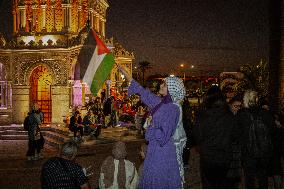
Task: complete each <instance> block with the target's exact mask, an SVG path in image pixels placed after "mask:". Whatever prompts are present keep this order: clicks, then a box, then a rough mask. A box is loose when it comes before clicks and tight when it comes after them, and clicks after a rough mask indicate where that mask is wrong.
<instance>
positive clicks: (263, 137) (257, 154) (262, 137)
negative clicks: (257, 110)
mask: <svg viewBox="0 0 284 189" xmlns="http://www.w3.org/2000/svg"><path fill="white" fill-rule="evenodd" d="M249 116H250V119H251V124H250V126H249V133H248V134H249V138H248V145H247V153H248V155H249V156H250V157H252V158H263V157H268V156H270V154H271V151H272V140H271V133H270V131H269V129H268V126H267V125H266V124H265V123H264V122H263V119H262V118H261V117H260V116H259V115H257V116H256V117H253V116H252V114H250V115H249Z"/></svg>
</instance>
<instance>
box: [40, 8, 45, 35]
mask: <svg viewBox="0 0 284 189" xmlns="http://www.w3.org/2000/svg"><path fill="white" fill-rule="evenodd" d="M41 10H42V15H41V19H42V20H41V28H40V29H41V30H46V27H45V14H46V12H45V10H46V5H41Z"/></svg>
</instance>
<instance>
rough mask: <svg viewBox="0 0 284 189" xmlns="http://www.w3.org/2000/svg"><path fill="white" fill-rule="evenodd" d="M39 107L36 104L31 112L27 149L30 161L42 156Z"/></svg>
mask: <svg viewBox="0 0 284 189" xmlns="http://www.w3.org/2000/svg"><path fill="white" fill-rule="evenodd" d="M37 111H38V107H37V105H34V106H33V107H32V110H31V113H30V114H29V118H28V119H29V120H28V123H29V129H28V138H29V142H28V151H27V158H28V161H30V160H38V159H39V158H41V157H42V154H41V149H42V146H41V145H40V142H39V141H40V139H41V133H40V127H39V126H40V124H41V120H40V116H39V114H38V113H37Z"/></svg>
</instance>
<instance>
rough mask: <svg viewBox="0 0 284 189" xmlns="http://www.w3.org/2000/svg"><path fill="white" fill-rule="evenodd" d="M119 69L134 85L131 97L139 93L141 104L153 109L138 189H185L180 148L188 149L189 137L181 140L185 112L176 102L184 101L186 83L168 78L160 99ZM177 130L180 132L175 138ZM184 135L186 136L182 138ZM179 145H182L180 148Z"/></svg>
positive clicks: (130, 93)
mask: <svg viewBox="0 0 284 189" xmlns="http://www.w3.org/2000/svg"><path fill="white" fill-rule="evenodd" d="M118 69H119V70H120V71H121V72H122V74H123V75H125V77H126V79H127V80H128V81H130V83H131V84H130V86H129V88H128V95H132V94H135V93H138V94H139V95H140V96H141V100H142V102H143V103H144V104H146V105H147V106H148V107H149V108H150V110H151V111H150V115H151V116H150V117H149V119H148V120H147V123H149V124H148V127H146V128H147V129H146V132H145V139H146V141H147V142H149V144H148V150H147V156H146V158H145V161H144V169H143V175H142V178H141V179H140V182H139V188H140V189H156V188H163V189H179V188H182V185H183V178H182V174H181V173H180V170H181V171H183V167H182V158H179V157H181V155H180V153H179V152H182V151H181V149H182V147H184V146H185V142H186V137H185V138H183V137H182V136H185V132H184V130H183V127H182V125H181V124H179V123H180V120H181V116H182V110H181V107H180V106H179V104H178V103H176V102H178V101H179V100H182V99H183V97H184V95H185V89H184V86H183V82H182V81H181V80H180V79H179V78H176V77H167V78H166V79H165V80H164V81H163V83H162V84H161V85H160V91H159V93H160V94H161V95H163V96H164V97H163V98H161V97H159V96H156V95H155V94H153V93H151V92H150V91H149V90H146V89H145V88H143V87H142V86H141V85H140V84H139V83H137V82H136V81H135V80H133V79H132V77H131V76H130V75H129V74H128V73H127V72H126V71H125V70H124V69H123V68H122V67H121V66H118ZM177 129H180V131H179V132H177V133H178V135H177V136H175V137H174V134H175V133H176V130H177ZM182 131H183V132H182ZM182 133H183V134H184V135H179V134H182ZM175 144H176V145H175ZM179 144H181V146H178V145H179ZM177 151H178V153H177ZM178 160H181V161H178ZM179 162H180V163H181V164H179Z"/></svg>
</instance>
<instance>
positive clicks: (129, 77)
mask: <svg viewBox="0 0 284 189" xmlns="http://www.w3.org/2000/svg"><path fill="white" fill-rule="evenodd" d="M117 68H118V70H119V71H120V72H121V73H122V74H123V75H124V76H125V78H126V79H127V80H128V81H129V82H131V81H132V79H133V78H132V76H131V75H130V74H129V73H127V71H126V70H125V69H124V68H123V67H121V66H120V65H118V64H117Z"/></svg>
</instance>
